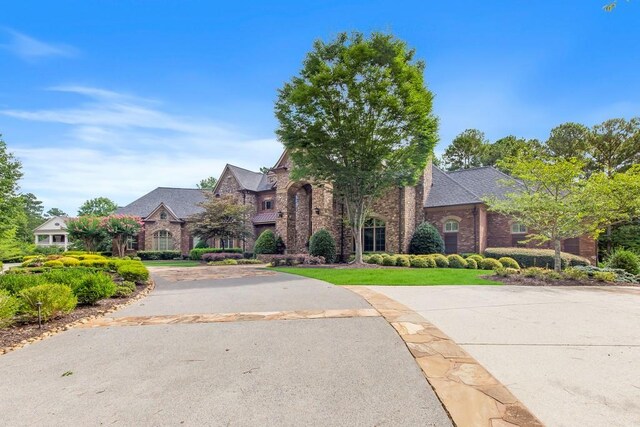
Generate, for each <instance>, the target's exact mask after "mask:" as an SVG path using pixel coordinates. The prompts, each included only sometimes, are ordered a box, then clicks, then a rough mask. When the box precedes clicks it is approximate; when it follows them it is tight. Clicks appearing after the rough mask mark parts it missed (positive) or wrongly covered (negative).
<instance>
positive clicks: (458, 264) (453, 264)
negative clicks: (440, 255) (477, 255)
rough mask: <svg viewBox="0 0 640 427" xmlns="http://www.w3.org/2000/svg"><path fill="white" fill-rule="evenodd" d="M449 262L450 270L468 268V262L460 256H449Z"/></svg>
mask: <svg viewBox="0 0 640 427" xmlns="http://www.w3.org/2000/svg"><path fill="white" fill-rule="evenodd" d="M447 261H449V268H467V261H465V259H464V258H462V257H461V256H460V255H455V254H453V255H449V256H448V257H447Z"/></svg>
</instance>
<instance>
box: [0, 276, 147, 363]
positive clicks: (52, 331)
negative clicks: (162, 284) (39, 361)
mask: <svg viewBox="0 0 640 427" xmlns="http://www.w3.org/2000/svg"><path fill="white" fill-rule="evenodd" d="M155 287H156V282H155V281H154V280H153V279H151V278H150V279H149V283H148V284H147V286H146V288H144V289H143V290H142V291H140V292H139V293H138V294H137V295H136V296H134V297H133V298H131V299H129V300H127V301H125V302H123V303H122V304H116V305H114V306H113V307H110V308H109V309H107V310H104V311H99V312H98V313H97V314H93V315H91V316H86V317H82V318H80V319H77V320H74V321H73V322H70V323H66V324H64V325H60V326H58V327H56V328H53V329H50V330H48V331H45V332H43V333H42V334H40V335H37V336H35V337H31V338H28V339H25V340H22V341H20V342H19V343H17V344H14V345H12V346H8V347H3V348H0V356H2V355H3V354H7V353H9V352H11V351H14V350H17V349H20V348H23V347H26V346H28V345H29V344H33V343H35V342H38V341H42V340H44V339H46V338H49V337H52V336H54V335H57V334H59V333H61V332H64V331H66V330H69V329H71V328H74V327H78V326H81V325H84V324H85V323H89V322H90V321H92V320H96V319H100V318H102V317H104V316H106V315H107V314H110V313H113V312H114V311H117V310H120V309H122V308H125V307H127V306H129V305H131V304H133V303H134V302H137V301H139V300H141V299H142V298H144V297H146V296H147V295H149V293H151V291H152V290H153V289H155Z"/></svg>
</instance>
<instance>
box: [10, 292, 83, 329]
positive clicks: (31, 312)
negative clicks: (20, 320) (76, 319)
mask: <svg viewBox="0 0 640 427" xmlns="http://www.w3.org/2000/svg"><path fill="white" fill-rule="evenodd" d="M20 299H21V300H22V302H23V305H22V310H21V311H22V312H23V313H24V314H26V315H28V316H30V317H31V318H33V319H37V318H38V302H40V303H42V305H41V306H40V313H41V315H42V320H44V321H45V322H46V321H47V320H49V319H51V318H54V317H57V316H59V315H61V314H66V313H70V312H71V311H72V310H73V309H74V308H75V307H76V304H77V303H78V299H77V298H76V296H75V295H73V291H72V290H71V288H70V287H68V286H65V285H55V284H52V283H45V284H43V285H38V286H32V287H30V288H26V289H23V290H22V291H20Z"/></svg>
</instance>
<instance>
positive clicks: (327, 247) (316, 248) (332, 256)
mask: <svg viewBox="0 0 640 427" xmlns="http://www.w3.org/2000/svg"><path fill="white" fill-rule="evenodd" d="M309 253H310V254H311V255H312V256H321V257H324V259H325V262H326V263H327V264H331V263H333V262H334V261H335V260H336V242H335V240H333V236H332V235H331V233H329V232H328V231H327V230H325V229H324V228H321V229H320V230H318V231H316V232H315V233H313V236H311V239H310V240H309Z"/></svg>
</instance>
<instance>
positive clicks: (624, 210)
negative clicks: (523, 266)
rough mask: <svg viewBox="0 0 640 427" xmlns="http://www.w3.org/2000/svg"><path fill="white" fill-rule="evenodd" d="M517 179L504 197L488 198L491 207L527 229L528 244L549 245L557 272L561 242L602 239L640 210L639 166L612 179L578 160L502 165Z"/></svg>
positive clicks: (534, 160) (520, 160)
mask: <svg viewBox="0 0 640 427" xmlns="http://www.w3.org/2000/svg"><path fill="white" fill-rule="evenodd" d="M502 166H503V167H504V168H506V169H507V170H508V171H509V172H510V173H511V175H512V176H513V177H515V178H517V181H510V182H509V185H511V186H512V187H513V188H512V190H513V191H512V192H510V193H509V194H507V197H506V198H504V199H497V198H488V199H487V200H486V202H487V204H488V205H489V209H490V210H492V211H496V212H500V213H502V214H505V215H508V216H511V217H512V218H514V219H515V220H517V221H518V222H521V223H522V224H524V225H526V226H527V227H528V228H529V230H532V231H531V233H530V234H529V235H528V236H527V238H528V240H533V241H538V242H550V243H551V244H552V246H553V248H554V250H555V261H554V268H555V270H556V271H560V269H561V268H562V264H561V258H560V249H561V241H562V240H564V239H569V238H575V237H579V236H582V235H585V234H588V235H591V236H593V237H594V238H595V237H597V236H598V235H599V234H600V233H601V232H602V231H603V230H604V229H605V228H606V227H607V226H608V225H610V224H612V223H615V222H618V221H621V220H625V219H628V218H630V217H632V215H634V214H636V213H637V212H640V167H634V168H632V169H631V170H629V172H628V173H618V174H615V175H614V176H612V177H610V176H608V175H606V174H605V173H597V174H593V175H591V176H588V175H587V173H586V171H585V163H584V162H581V161H580V160H577V159H575V158H571V159H563V158H553V159H549V158H546V159H545V158H532V157H529V158H523V157H519V158H510V159H507V160H505V161H504V162H503V164H502Z"/></svg>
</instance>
